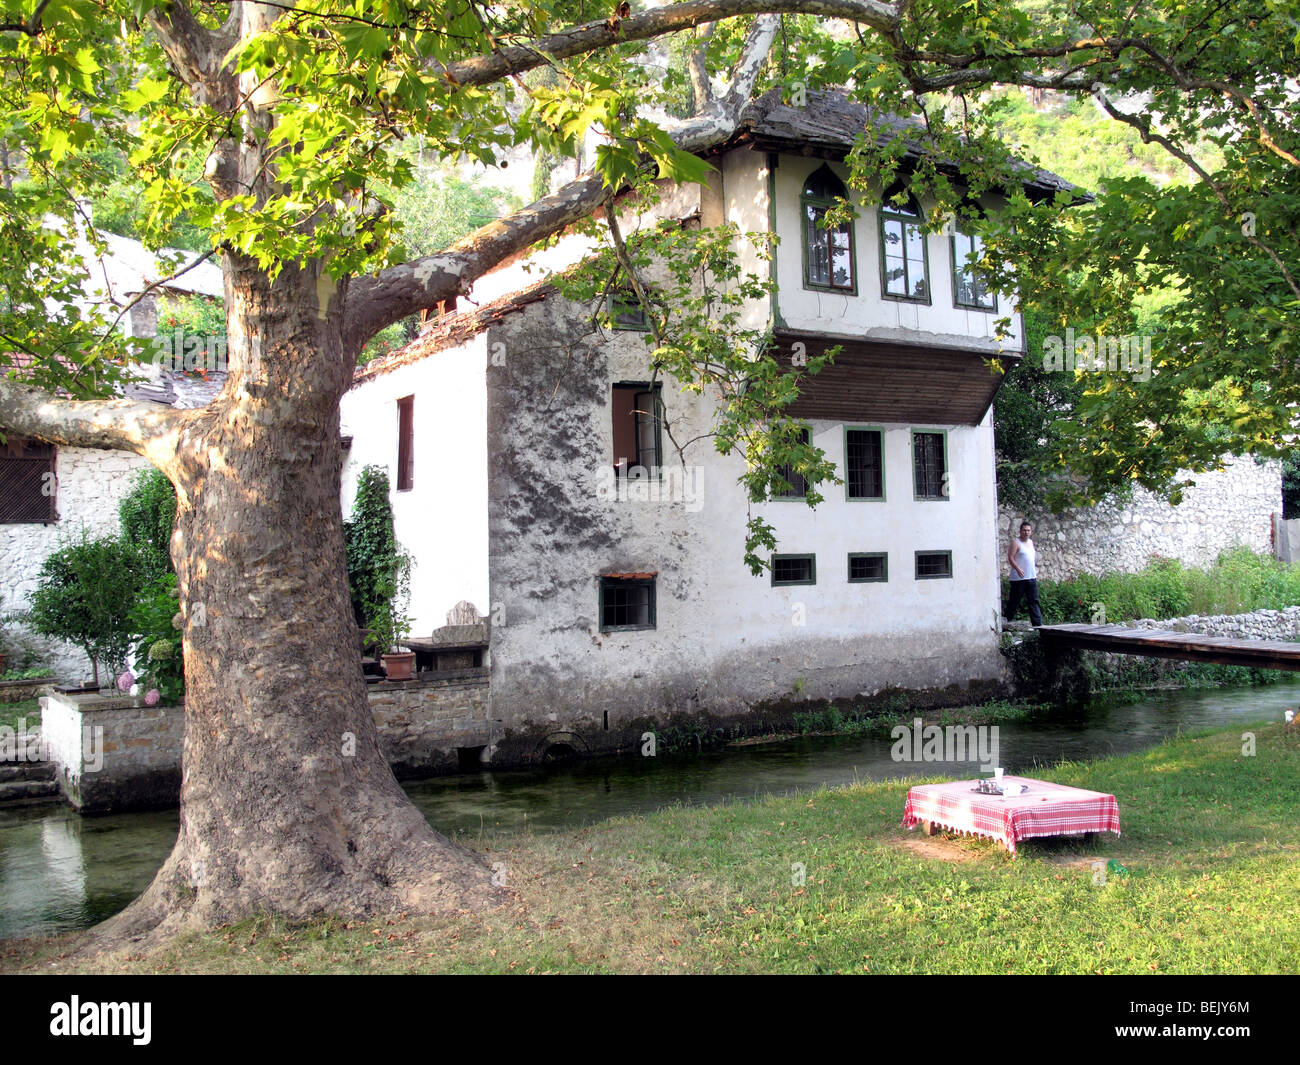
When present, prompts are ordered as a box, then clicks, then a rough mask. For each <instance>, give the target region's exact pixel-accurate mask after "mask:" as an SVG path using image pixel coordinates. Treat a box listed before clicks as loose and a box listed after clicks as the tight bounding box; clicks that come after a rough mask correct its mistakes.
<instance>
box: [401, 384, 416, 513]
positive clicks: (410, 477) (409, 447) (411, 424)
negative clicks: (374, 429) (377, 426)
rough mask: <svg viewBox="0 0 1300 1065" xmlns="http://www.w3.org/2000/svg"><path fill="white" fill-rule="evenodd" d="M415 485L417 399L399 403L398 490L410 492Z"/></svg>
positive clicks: (409, 397) (405, 399)
mask: <svg viewBox="0 0 1300 1065" xmlns="http://www.w3.org/2000/svg"><path fill="white" fill-rule="evenodd" d="M414 484H415V397H414V396H405V397H403V398H402V399H399V400H398V401H397V490H398V491H399V492H409V491H410V490H411V488H412V486H413V485H414Z"/></svg>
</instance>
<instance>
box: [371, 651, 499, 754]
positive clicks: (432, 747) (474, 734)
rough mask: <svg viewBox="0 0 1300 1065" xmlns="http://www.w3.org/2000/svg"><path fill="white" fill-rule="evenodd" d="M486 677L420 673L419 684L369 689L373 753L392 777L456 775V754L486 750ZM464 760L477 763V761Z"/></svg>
mask: <svg viewBox="0 0 1300 1065" xmlns="http://www.w3.org/2000/svg"><path fill="white" fill-rule="evenodd" d="M488 673H489V670H488V669H487V668H486V667H481V668H477V669H457V670H448V671H447V673H446V676H438V675H436V674H435V675H433V676H430V675H429V674H427V673H426V674H424V675H423V676H422V677H421V678H420V679H419V680H409V681H399V682H397V683H390V682H389V681H381V682H380V683H379V684H373V685H371V686H370V688H369V689H368V690H367V694H368V695H369V696H370V709H371V710H372V711H373V713H374V715H375V724H376V725H377V726H378V727H379V748H380V750H382V751H383V752H384V757H385V758H387V759H388V762H389V764H390V765H391V766H392V767H393V772H394V773H395V774H396V775H397V776H398V777H402V778H406V777H421V776H429V775H431V774H433V773H440V772H447V771H448V770H454V769H457V768H459V767H460V766H461V765H462V761H463V758H462V755H461V754H460V753H459V752H460V751H461V750H462V749H463V750H466V751H467V752H469V751H471V750H472V749H473V748H478V747H483V748H486V747H487V746H489V745H490V744H491V742H492V736H491V728H492V722H491V720H490V716H489V714H490V710H489V700H488ZM488 753H489V752H485V755H487V754H488ZM464 757H466V758H468V757H473V759H474V760H475V761H477V760H478V756H477V755H470V754H467V755H466V756H464ZM484 760H486V758H485V759H484Z"/></svg>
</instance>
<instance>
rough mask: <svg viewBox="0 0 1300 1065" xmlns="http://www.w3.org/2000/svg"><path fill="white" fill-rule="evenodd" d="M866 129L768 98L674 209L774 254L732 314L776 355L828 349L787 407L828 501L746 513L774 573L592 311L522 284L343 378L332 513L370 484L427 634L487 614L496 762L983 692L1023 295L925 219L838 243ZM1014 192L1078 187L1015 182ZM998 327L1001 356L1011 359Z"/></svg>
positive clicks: (732, 498) (908, 219) (639, 359)
mask: <svg viewBox="0 0 1300 1065" xmlns="http://www.w3.org/2000/svg"><path fill="white" fill-rule="evenodd" d="M865 118H866V115H865V111H864V110H863V109H861V108H859V107H856V106H855V105H851V104H848V103H847V102H846V101H845V100H844V99H843V97H841V96H838V95H835V94H810V98H809V101H808V104H807V106H806V107H802V108H794V107H790V106H787V105H785V104H783V103H782V102H781V101H780V100H779V98H777V97H776V96H775V95H769V96H767V97H764V98H763V99H762V100H760V101H757V102H756V103H755V104H754V105H752V106H751V107H750V109H749V110H748V112H747V113H746V116H745V118H744V120H743V122H742V124H741V127H740V129H739V131H738V132H737V134H736V135H735V136H734V137H733V138H732V140H731V141H730V142H728V144H726V145H725V146H724V147H723V148H722V149H721V150H719V151H717V152H715V153H714V154H713V155H712V156H711V160H710V161H711V162H712V164H713V166H714V167H715V170H714V172H713V173H712V174H711V176H710V180H709V182H708V184H707V185H695V186H682V187H680V188H676V189H674V190H672V191H671V195H669V196H667V197H665V202H666V203H667V204H668V205H669V208H668V209H670V210H671V211H673V212H674V213H675V216H676V217H679V218H681V219H683V220H684V221H685V222H687V223H688V224H699V225H701V226H705V227H711V226H715V225H719V224H722V223H724V222H730V223H734V224H736V226H738V228H739V230H740V231H741V232H742V233H746V232H748V233H775V234H776V235H777V236H778V237H779V238H780V239H779V245H778V251H777V253H776V255H775V258H774V259H773V261H772V263H771V265H770V267H769V266H767V265H763V266H762V268H763V269H765V270H766V269H769V268H770V269H771V270H772V271H773V276H774V280H775V282H776V291H775V296H774V297H773V298H772V300H771V301H770V303H769V301H766V300H764V301H761V302H756V303H755V304H754V305H752V306H750V307H749V308H748V309H747V312H746V313H747V315H748V316H749V317H750V319H751V321H753V322H754V323H757V324H766V325H770V327H771V328H772V330H773V336H774V341H773V350H774V352H775V353H776V354H777V357H778V358H782V359H784V360H787V361H788V360H789V359H790V358H791V354H790V353H791V352H792V351H795V350H801V351H806V353H807V354H808V355H815V354H818V353H820V352H821V351H823V350H824V349H826V348H827V347H830V346H832V345H840V346H841V352H840V354H839V355H838V356H837V357H836V358H835V360H834V365H833V366H832V367H830V368H827V369H825V370H823V371H822V373H821V374H820V375H819V376H817V377H816V378H809V379H807V380H808V386H807V387H806V388H805V389H804V391H803V393H802V394H801V395H800V397H799V399H798V400H797V402H796V403H795V405H794V406H793V408H792V413H793V414H794V415H795V416H797V417H800V418H802V419H805V420H806V421H807V422H808V424H809V426H810V430H811V434H812V440H813V442H814V443H815V444H817V445H818V446H820V447H821V448H822V449H824V451H825V452H826V454H827V456H828V457H829V458H831V459H832V460H833V461H834V462H835V464H836V466H837V468H838V470H839V474H840V476H841V477H842V478H843V479H844V482H845V483H844V486H843V487H842V488H839V487H829V488H826V487H825V486H823V488H824V494H825V495H826V497H827V498H826V499H825V501H824V502H822V503H821V504H820V505H818V506H817V507H816V508H815V509H812V508H810V507H808V506H807V505H806V503H805V502H804V500H803V498H802V492H801V489H800V488H799V486H796V496H795V497H794V498H791V499H789V500H776V501H771V502H767V503H764V504H760V505H758V506H757V507H756V511H757V513H759V514H761V516H763V517H764V518H766V519H767V520H768V521H770V522H771V523H772V525H773V526H775V528H776V530H777V536H778V538H779V544H778V547H777V550H776V552H775V554H774V556H773V558H772V560H771V561H772V567H771V570H770V571H769V572H764V573H762V574H761V575H760V576H754V575H753V574H752V573H751V572H750V570H749V568H748V567H747V566H745V565H744V563H743V561H742V555H743V544H744V528H745V521H746V516H747V514H746V509H747V500H746V496H745V492H744V490H743V489H742V487H741V485H740V484H738V483H737V478H738V477H739V476H740V474H741V473H742V472H743V464H742V462H741V460H739V459H736V458H727V457H723V456H721V455H719V454H718V452H717V451H716V450H715V449H714V447H713V445H712V443H711V441H709V440H707V439H705V440H703V441H702V442H700V443H697V444H695V445H692V447H691V448H690V449H689V450H688V451H687V454H686V461H685V462H684V463H683V462H682V461H681V459H680V458H678V457H677V456H675V455H670V453H669V452H670V451H671V449H666V448H665V447H664V446H663V441H662V440H661V439H660V434H659V431H658V429H659V426H658V424H657V423H658V422H659V420H660V419H661V418H662V417H663V415H664V414H665V413H667V415H668V416H669V417H670V418H671V419H672V420H673V422H674V427H675V428H677V429H678V433H677V435H678V438H679V439H685V438H690V437H693V436H696V435H702V434H707V433H708V432H709V431H710V428H711V426H712V424H713V416H714V411H715V406H714V403H715V401H714V399H713V398H711V397H709V396H707V395H705V396H697V395H687V394H683V393H682V392H681V391H680V390H679V389H678V387H677V386H676V384H675V382H674V381H672V380H671V379H668V380H666V381H664V382H663V383H662V384H660V385H657V386H655V387H653V388H652V387H651V386H650V385H649V384H648V383H647V382H648V381H649V377H650V373H649V370H648V367H647V349H646V347H645V344H644V343H643V339H642V335H641V334H640V333H638V332H636V331H635V330H634V329H631V328H629V329H613V330H595V331H593V329H592V326H591V317H592V310H593V308H592V307H589V306H580V305H576V304H573V303H570V302H568V301H567V300H565V299H564V298H563V297H561V296H560V295H559V293H558V292H557V291H556V290H555V289H554V288H553V287H552V286H551V285H550V284H548V283H547V282H546V281H545V280H541V281H539V280H538V279H537V278H538V274H537V273H536V272H534V273H532V275H531V278H530V279H528V280H527V283H524V282H525V279H527V278H528V275H524V274H522V273H520V272H519V270H518V269H517V268H516V267H511V268H507V269H505V270H502V271H499V272H498V273H497V274H495V275H489V276H488V277H487V278H485V279H483V281H482V282H480V283H479V284H478V285H476V286H475V289H474V292H473V293H472V294H471V299H470V305H471V309H468V310H463V311H461V312H460V313H453V314H450V315H445V316H444V317H442V318H440V319H438V320H436V321H435V322H433V323H432V324H431V325H430V326H429V327H427V328H426V330H425V331H424V332H423V334H422V335H421V336H420V337H419V338H417V339H416V340H415V341H413V342H412V343H411V344H410V345H408V346H407V347H405V348H403V349H401V350H399V351H396V352H393V353H391V354H390V355H388V356H385V357H384V358H382V359H379V360H377V361H374V362H371V363H369V364H368V365H366V366H363V367H361V368H360V369H359V370H358V373H357V379H356V383H355V385H354V387H353V388H352V390H351V391H350V392H349V393H348V395H347V396H345V398H344V401H343V410H342V413H343V425H344V428H343V432H344V435H345V437H350V438H351V441H352V442H351V446H350V451H349V454H348V460H347V464H346V468H345V474H344V485H343V506H344V511H345V514H346V513H347V512H348V511H349V509H350V507H351V504H352V498H353V495H354V492H355V483H356V477H357V474H358V473H359V471H360V469H361V468H362V467H363V466H365V465H367V464H371V463H373V464H377V465H381V466H385V467H387V469H388V470H389V473H390V479H391V481H392V483H393V489H394V490H393V492H392V498H393V504H394V509H395V514H396V522H397V534H398V538H399V539H400V541H401V542H402V543H403V545H404V546H405V547H406V548H407V549H408V550H409V551H411V552H412V553H413V554H414V556H415V559H416V566H415V570H414V574H413V597H412V603H411V613H412V615H413V617H414V619H415V627H414V631H415V633H416V634H417V635H420V634H428V633H429V632H430V631H432V630H433V629H435V628H437V627H438V626H441V625H443V624H444V622H445V615H446V614H447V612H448V610H449V609H450V608H452V607H453V605H454V604H456V603H457V602H459V601H461V600H468V601H470V602H472V603H474V604H475V606H476V607H477V608H478V610H479V611H480V613H481V614H483V615H484V616H486V617H487V618H488V619H489V621H490V633H491V645H490V655H489V661H490V669H491V674H490V675H491V685H490V687H491V693H490V700H491V712H490V718H491V724H490V729H489V731H490V735H487V736H486V737H485V738H484V741H483V742H484V743H485V744H487V745H488V749H489V751H500V752H502V753H503V754H506V755H509V754H510V753H512V752H513V753H514V754H519V753H521V752H523V751H524V750H525V749H526V748H528V746H529V745H530V744H535V743H536V737H537V736H538V735H543V734H546V733H548V732H551V733H554V732H556V731H557V730H567V731H568V732H570V733H572V734H574V735H576V736H578V737H580V738H581V741H582V744H583V745H584V746H586V747H587V748H589V749H598V748H601V747H615V746H618V745H619V743H620V742H622V743H626V742H627V737H628V736H630V735H633V734H636V733H637V730H638V729H640V728H641V727H643V726H644V725H646V724H648V723H655V722H657V723H665V722H672V721H682V720H686V719H703V720H705V721H708V722H713V723H722V722H725V721H727V720H734V719H736V718H737V717H742V716H745V715H754V714H763V713H766V712H768V710H769V709H771V708H776V707H781V706H782V705H788V704H790V703H791V702H794V701H798V700H804V699H821V698H825V699H845V700H850V701H852V700H855V699H868V698H871V697H879V696H880V695H881V694H882V693H888V692H891V691H894V690H907V691H910V692H914V693H924V697H925V698H929V699H931V700H934V701H944V700H947V701H953V702H956V701H961V700H962V699H968V698H970V697H971V696H972V695H973V694H976V693H977V692H978V691H979V690H981V689H983V688H985V687H987V686H989V685H992V684H994V683H996V681H997V678H998V677H999V676H1000V659H999V654H998V650H997V647H998V637H997V614H996V608H997V604H998V579H999V562H1000V554H1001V550H1002V549H1000V547H999V544H998V540H997V495H996V485H995V482H994V458H993V431H992V423H991V414H990V408H991V404H992V400H993V397H994V394H995V392H996V390H997V387H998V385H999V382H1000V380H1001V374H1000V373H998V372H993V371H991V369H990V366H991V364H990V362H989V357H990V356H998V357H1000V358H1001V359H1002V360H1004V362H1003V365H1004V366H1005V365H1006V364H1007V362H1006V360H1014V359H1016V358H1018V357H1019V355H1020V350H1019V348H1020V340H1019V337H1020V335H1021V330H1020V328H1019V322H1018V314H1017V312H1016V307H1015V302H1014V296H1013V295H1012V294H1005V293H1000V294H994V293H991V292H987V291H985V288H984V287H983V285H982V284H981V282H980V281H979V279H978V278H977V277H975V276H973V275H972V274H971V272H970V271H968V270H967V269H966V266H965V252H966V251H968V250H969V247H970V239H969V238H967V237H963V236H960V235H958V236H950V235H944V234H929V235H927V234H925V233H923V232H922V231H921V228H920V225H919V223H920V221H921V213H922V212H924V211H925V210H926V208H927V205H926V204H919V205H918V204H912V205H911V206H910V207H909V208H907V209H904V210H901V211H900V210H895V209H889V208H887V209H885V210H883V211H881V210H878V209H876V208H874V207H871V206H867V205H861V204H859V203H858V201H857V197H856V196H850V199H851V201H852V202H853V203H854V205H855V207H856V209H857V211H858V217H857V218H856V220H855V221H853V222H852V223H851V224H849V225H846V226H844V227H842V228H840V229H831V230H827V229H826V228H824V227H822V226H819V225H817V224H816V220H817V219H818V218H819V217H820V214H821V212H822V210H824V208H825V207H826V206H827V205H828V203H829V202H830V200H831V199H832V198H833V197H834V196H837V195H844V194H845V179H846V178H847V173H848V172H847V169H846V167H845V166H844V164H843V159H844V157H845V154H846V153H847V152H848V150H849V149H850V148H851V146H852V144H853V139H854V137H855V136H856V135H857V133H858V132H859V131H861V130H862V129H863V128H864V123H865ZM1025 187H1026V189H1027V190H1028V191H1029V193H1030V195H1032V196H1034V197H1037V198H1047V197H1051V196H1053V195H1055V194H1056V193H1057V192H1058V191H1060V190H1062V189H1068V188H1069V186H1068V185H1067V183H1065V182H1064V181H1062V180H1061V179H1059V178H1056V177H1055V176H1053V175H1051V174H1047V173H1045V172H1034V171H1029V170H1027V171H1026V177H1025ZM547 254H548V255H554V254H555V253H553V252H548V253H547ZM535 265H536V264H534V266H535ZM747 265H750V266H751V267H752V266H754V265H756V264H754V263H750V264H747ZM512 282H513V283H512ZM475 301H478V305H477V306H473V304H474V302H475ZM462 306H464V304H462ZM1002 317H1010V318H1011V319H1012V321H1013V323H1014V325H1013V335H1012V336H1011V338H1010V339H1009V340H1007V339H1005V338H1004V339H1002V340H1001V341H999V340H998V339H997V338H996V336H995V333H996V330H995V325H994V323H995V321H996V319H998V318H1002ZM625 324H632V323H631V322H630V321H629V322H627V323H625ZM798 345H802V348H799V347H797V346H798ZM637 467H643V468H645V469H646V471H647V479H646V480H645V481H638V480H636V475H637V474H638V472H639V471H638V470H637ZM629 470H631V474H630V475H629V472H628V471H629ZM611 486H612V487H611ZM620 737H621V740H620V739H619V738H620Z"/></svg>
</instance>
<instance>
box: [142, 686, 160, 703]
mask: <svg viewBox="0 0 1300 1065" xmlns="http://www.w3.org/2000/svg"><path fill="white" fill-rule="evenodd" d="M161 698H162V696H161V695H160V694H159V693H158V689H157V688H150V689H149V690H148V691H147V692H145V693H144V705H145V706H157V705H158V700H159V699H161Z"/></svg>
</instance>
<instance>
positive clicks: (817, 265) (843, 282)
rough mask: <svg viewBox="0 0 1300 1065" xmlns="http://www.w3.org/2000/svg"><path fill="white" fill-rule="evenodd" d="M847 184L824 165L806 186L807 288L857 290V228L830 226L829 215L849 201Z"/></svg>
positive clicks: (848, 225) (850, 225)
mask: <svg viewBox="0 0 1300 1065" xmlns="http://www.w3.org/2000/svg"><path fill="white" fill-rule="evenodd" d="M848 195H849V194H848V190H847V189H846V188H845V187H844V182H842V181H841V180H840V179H839V178H837V177H836V176H835V174H834V173H833V172H832V171H831V168H830V167H829V166H826V165H825V164H823V165H822V166H821V167H820V169H818V170H816V171H814V172H813V174H812V176H811V177H809V178H808V180H807V182H806V183H805V184H804V187H803V196H802V197H800V202H801V204H802V208H803V247H804V256H803V259H804V272H803V280H804V286H805V287H806V288H829V289H835V290H836V291H840V292H855V291H857V280H856V278H855V277H854V269H853V225H852V223H851V222H841V223H839V224H838V225H831V226H829V227H828V226H827V225H826V223H825V218H826V213H827V212H828V211H829V210H831V209H832V208H833V207H837V206H840V201H841V200H847V199H848Z"/></svg>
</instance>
